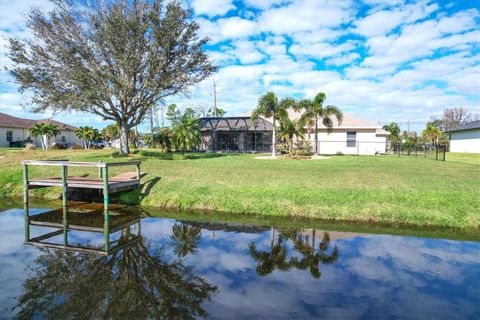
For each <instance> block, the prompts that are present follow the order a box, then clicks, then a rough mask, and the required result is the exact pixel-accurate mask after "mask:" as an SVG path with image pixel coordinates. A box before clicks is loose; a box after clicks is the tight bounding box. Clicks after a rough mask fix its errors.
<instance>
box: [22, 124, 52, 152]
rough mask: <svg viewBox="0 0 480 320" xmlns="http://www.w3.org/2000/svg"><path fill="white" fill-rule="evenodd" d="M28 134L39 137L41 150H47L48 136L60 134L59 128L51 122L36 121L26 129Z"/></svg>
mask: <svg viewBox="0 0 480 320" xmlns="http://www.w3.org/2000/svg"><path fill="white" fill-rule="evenodd" d="M28 131H29V133H30V135H31V136H32V137H34V138H36V137H42V138H41V139H40V141H41V144H42V149H43V150H48V146H49V145H50V137H56V136H58V135H59V134H60V129H58V127H56V126H55V125H53V124H51V123H36V124H35V125H34V126H33V127H32V128H30V129H28Z"/></svg>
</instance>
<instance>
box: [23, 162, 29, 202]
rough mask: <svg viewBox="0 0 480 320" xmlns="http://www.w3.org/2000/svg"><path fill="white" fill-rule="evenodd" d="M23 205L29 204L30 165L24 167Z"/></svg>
mask: <svg viewBox="0 0 480 320" xmlns="http://www.w3.org/2000/svg"><path fill="white" fill-rule="evenodd" d="M23 204H28V165H26V164H24V165H23Z"/></svg>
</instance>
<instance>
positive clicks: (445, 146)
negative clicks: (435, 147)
mask: <svg viewBox="0 0 480 320" xmlns="http://www.w3.org/2000/svg"><path fill="white" fill-rule="evenodd" d="M446 152H447V145H446V144H444V145H443V161H445V154H446Z"/></svg>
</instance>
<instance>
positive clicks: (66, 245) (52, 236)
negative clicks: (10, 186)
mask: <svg viewBox="0 0 480 320" xmlns="http://www.w3.org/2000/svg"><path fill="white" fill-rule="evenodd" d="M29 211H30V210H29V207H28V205H25V206H24V220H25V243H27V244H29V245H34V246H38V247H46V248H58V249H64V250H70V251H76V252H85V253H94V254H100V255H109V254H112V253H114V252H116V251H118V250H120V249H123V248H125V247H127V246H129V245H132V244H133V243H134V242H135V241H137V240H139V239H140V215H139V214H138V213H133V212H122V211H115V210H105V211H104V210H103V208H102V207H101V206H98V205H95V204H79V205H76V206H71V207H68V208H67V207H63V208H61V209H55V210H49V211H46V212H42V213H40V214H35V215H30V212H29ZM32 226H36V227H39V228H44V229H45V228H47V230H51V229H55V230H54V231H47V232H46V233H45V232H42V233H41V234H40V235H38V236H35V237H31V236H30V230H31V228H32ZM72 232H75V233H77V235H78V233H84V234H88V233H90V234H92V233H97V234H100V233H101V234H103V245H102V246H101V247H98V245H97V246H93V247H92V246H85V245H79V244H78V243H71V234H72ZM59 235H62V238H61V239H59V238H58V236H59Z"/></svg>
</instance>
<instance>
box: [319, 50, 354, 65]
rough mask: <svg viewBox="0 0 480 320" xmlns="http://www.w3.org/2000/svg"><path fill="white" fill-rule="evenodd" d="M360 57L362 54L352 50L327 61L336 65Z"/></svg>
mask: <svg viewBox="0 0 480 320" xmlns="http://www.w3.org/2000/svg"><path fill="white" fill-rule="evenodd" d="M358 58H360V55H359V54H358V53H356V52H352V53H349V54H343V55H340V56H337V57H335V58H330V59H327V61H326V63H327V64H331V65H335V66H342V65H346V64H350V63H352V62H353V61H355V60H357V59H358Z"/></svg>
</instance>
